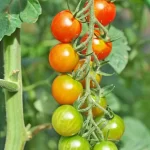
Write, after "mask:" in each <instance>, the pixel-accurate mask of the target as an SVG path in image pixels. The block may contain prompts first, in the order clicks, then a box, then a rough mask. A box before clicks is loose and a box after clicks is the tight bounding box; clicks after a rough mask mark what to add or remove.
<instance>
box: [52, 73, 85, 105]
mask: <svg viewBox="0 0 150 150" xmlns="http://www.w3.org/2000/svg"><path fill="white" fill-rule="evenodd" d="M51 89H52V96H53V97H54V99H55V100H56V101H57V102H58V103H59V104H73V103H74V102H75V101H76V100H77V99H78V97H79V96H81V95H82V93H83V87H82V84H81V83H80V82H78V81H76V80H74V79H73V78H72V77H70V76H69V75H60V76H57V77H56V78H55V79H54V81H53V83H52V88H51Z"/></svg>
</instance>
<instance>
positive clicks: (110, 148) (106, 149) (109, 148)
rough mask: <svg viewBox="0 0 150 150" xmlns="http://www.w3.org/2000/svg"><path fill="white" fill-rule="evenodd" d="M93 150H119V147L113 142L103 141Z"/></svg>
mask: <svg viewBox="0 0 150 150" xmlns="http://www.w3.org/2000/svg"><path fill="white" fill-rule="evenodd" d="M93 150H118V148H117V146H116V145H115V144H114V143H113V142H111V141H102V142H99V143H97V144H96V145H95V146H94V149H93Z"/></svg>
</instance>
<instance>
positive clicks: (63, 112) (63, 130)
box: [52, 105, 83, 136]
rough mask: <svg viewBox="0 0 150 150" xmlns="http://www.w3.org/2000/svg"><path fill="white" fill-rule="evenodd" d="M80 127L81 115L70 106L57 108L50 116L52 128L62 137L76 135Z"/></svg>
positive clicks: (81, 123) (81, 122)
mask: <svg viewBox="0 0 150 150" xmlns="http://www.w3.org/2000/svg"><path fill="white" fill-rule="evenodd" d="M82 125H83V117H82V115H81V114H80V113H79V112H78V111H77V110H76V109H75V108H74V107H73V106H71V105H62V106H59V107H58V108H57V109H56V110H55V111H54V113H53V115H52V126H53V128H54V129H55V131H56V132H57V133H59V134H60V135H62V136H73V135H75V134H77V133H78V132H79V131H80V129H81V128H82Z"/></svg>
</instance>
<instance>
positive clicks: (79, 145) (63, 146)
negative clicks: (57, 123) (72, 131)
mask: <svg viewBox="0 0 150 150" xmlns="http://www.w3.org/2000/svg"><path fill="white" fill-rule="evenodd" d="M58 150H90V144H89V142H88V141H87V140H86V139H85V138H83V137H81V136H79V135H75V136H71V137H61V138H60V140H59V144H58Z"/></svg>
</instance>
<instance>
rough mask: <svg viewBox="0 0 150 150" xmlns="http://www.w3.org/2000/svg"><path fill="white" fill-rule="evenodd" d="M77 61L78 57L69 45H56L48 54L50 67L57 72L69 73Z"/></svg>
mask: <svg viewBox="0 0 150 150" xmlns="http://www.w3.org/2000/svg"><path fill="white" fill-rule="evenodd" d="M78 61H79V56H78V54H77V53H76V51H75V50H74V49H73V47H72V45H71V44H63V43H60V44H57V45H56V46H54V47H53V48H52V49H51V50H50V53H49V63H50V66H51V67H52V68H53V69H54V70H55V71H58V72H71V71H72V70H73V69H74V67H75V66H76V64H77V63H78Z"/></svg>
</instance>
